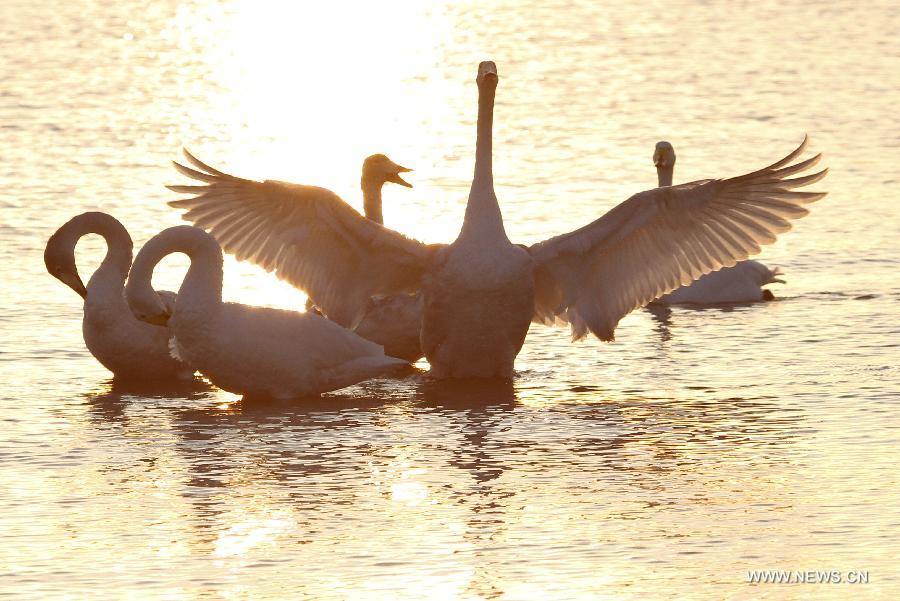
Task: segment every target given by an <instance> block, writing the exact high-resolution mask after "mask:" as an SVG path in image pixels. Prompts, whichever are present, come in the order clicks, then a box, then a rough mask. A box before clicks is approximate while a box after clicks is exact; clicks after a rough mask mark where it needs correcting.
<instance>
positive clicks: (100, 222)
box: [63, 211, 134, 300]
mask: <svg viewBox="0 0 900 601" xmlns="http://www.w3.org/2000/svg"><path fill="white" fill-rule="evenodd" d="M63 228H64V229H66V230H67V232H66V234H64V235H65V236H66V237H67V238H68V244H71V252H72V253H74V252H75V246H76V245H77V244H78V241H79V240H80V239H81V238H82V237H83V236H86V235H88V234H98V235H100V236H103V239H104V241H105V242H106V255H105V256H104V257H103V261H102V262H101V263H100V266H99V267H98V268H97V271H95V272H94V273H93V275H91V279H90V281H89V282H88V285H87V289H88V291H90V292H91V296H92V297H93V299H92V300H94V299H96V300H99V299H97V297H98V296H99V295H100V294H102V292H104V291H106V292H109V293H111V294H114V295H115V297H116V298H118V297H121V295H122V285H123V284H124V283H125V278H126V277H127V276H128V270H129V269H131V258H132V251H133V250H134V243H133V242H132V241H131V236H130V235H128V230H126V229H125V226H124V225H122V223H121V222H119V220H118V219H116V218H115V217H113V216H112V215H108V214H106V213H100V212H97V211H92V212H88V213H82V214H81V215H78V216H77V217H74V218H73V219H71V220H70V221H69V222H68V223H67V224H66V225H65V226H63Z"/></svg>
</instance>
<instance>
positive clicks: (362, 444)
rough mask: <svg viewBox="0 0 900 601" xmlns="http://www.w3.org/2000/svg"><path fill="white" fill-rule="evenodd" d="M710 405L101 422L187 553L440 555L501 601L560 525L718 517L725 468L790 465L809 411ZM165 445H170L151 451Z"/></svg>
mask: <svg viewBox="0 0 900 601" xmlns="http://www.w3.org/2000/svg"><path fill="white" fill-rule="evenodd" d="M704 394H705V393H704V392H703V391H698V392H697V393H696V395H695V396H694V398H680V399H678V398H659V397H648V396H645V395H642V394H640V393H630V394H623V393H621V392H609V391H606V390H604V389H602V388H599V387H588V386H583V387H575V386H570V387H569V388H568V389H560V390H554V389H552V388H547V387H540V388H528V387H526V386H519V387H517V386H516V385H515V384H512V383H510V382H507V381H489V382H485V381H476V382H469V381H434V380H430V379H427V378H425V377H423V376H422V375H421V374H414V375H412V376H409V377H407V378H404V379H401V380H398V381H384V380H375V381H371V382H368V383H365V384H362V385H358V386H355V387H352V388H350V389H347V390H346V391H344V392H342V393H333V394H330V395H326V396H323V397H321V398H320V399H314V400H310V401H308V402H303V403H300V402H297V403H293V404H291V403H287V402H275V401H259V400H254V399H243V398H235V399H234V400H233V401H232V402H228V403H221V402H220V403H218V404H216V405H215V406H212V407H209V406H207V407H203V406H202V401H203V399H219V398H220V393H210V392H208V391H202V390H192V391H190V392H189V393H187V394H185V396H184V397H181V398H174V397H170V396H165V397H160V398H159V399H158V400H155V399H149V403H150V405H148V406H146V407H145V406H144V405H145V404H147V402H148V400H138V399H137V397H132V396H131V395H130V394H129V391H117V392H113V391H107V392H104V393H101V394H99V395H95V396H94V397H92V398H91V399H90V400H89V402H90V403H91V405H92V407H94V410H93V411H92V418H93V419H92V421H93V422H94V423H96V424H99V425H100V426H101V427H103V425H104V424H105V423H106V422H109V421H112V422H117V423H118V424H119V425H120V427H121V433H122V435H123V441H124V442H126V443H127V444H129V445H133V444H134V442H135V441H142V444H145V445H147V446H146V447H141V449H140V450H141V453H142V455H144V457H143V459H147V460H148V461H143V459H142V460H141V461H139V462H138V461H132V462H133V463H135V465H134V466H133V467H130V468H126V469H125V472H124V474H123V473H122V471H121V470H120V471H119V472H118V473H117V477H122V476H123V475H124V477H125V479H126V480H127V479H130V478H133V479H135V480H148V479H150V480H156V479H159V480H164V481H169V483H168V488H167V489H166V490H169V491H170V495H171V500H170V501H169V503H170V504H171V505H172V507H173V510H174V511H179V512H186V513H187V515H188V517H187V519H186V520H180V521H186V522H187V523H188V524H190V528H189V529H188V530H187V531H186V532H184V533H183V534H182V536H183V538H184V541H185V542H184V544H186V545H188V547H189V548H190V549H191V553H194V554H201V555H206V554H210V553H214V554H216V556H217V557H220V558H221V557H226V558H227V557H229V556H230V555H229V553H230V554H232V555H234V556H235V557H238V558H242V560H250V559H252V558H254V557H257V556H258V554H261V556H259V558H260V559H262V558H263V557H265V556H268V555H271V553H272V549H271V546H272V545H278V546H286V547H289V548H290V549H291V553H301V554H306V553H308V554H310V560H312V559H313V558H317V559H316V561H319V562H325V563H326V564H327V565H347V563H346V562H354V561H355V562H357V563H362V564H365V563H366V562H367V561H373V562H375V561H379V560H377V559H376V557H377V553H378V551H377V549H379V548H394V549H401V551H399V552H398V553H399V557H397V558H395V560H396V561H401V562H403V561H406V562H411V563H413V564H414V563H415V561H416V554H421V553H426V554H427V553H432V552H433V553H438V551H440V550H441V549H443V550H444V551H443V552H444V553H449V554H447V555H441V558H431V559H434V560H435V561H441V562H444V563H445V564H446V565H447V566H449V567H448V569H451V568H453V566H457V567H459V569H463V567H465V569H466V570H470V572H469V573H470V574H471V578H470V579H469V581H468V582H469V584H468V586H469V588H470V589H471V591H472V592H473V594H476V593H477V594H480V595H482V596H485V597H490V596H492V595H496V594H497V591H501V590H504V583H503V582H500V581H498V580H497V578H498V574H503V573H504V569H500V566H498V562H502V561H503V559H502V555H503V554H502V553H500V554H498V553H497V552H496V550H495V549H497V548H504V547H505V546H509V545H511V546H513V547H516V546H519V545H526V546H527V545H528V544H529V540H531V541H532V542H533V537H534V536H536V535H537V534H540V536H542V537H547V540H553V538H552V537H553V536H556V534H554V533H555V532H562V531H564V530H565V527H566V526H565V524H564V523H560V522H559V520H562V519H566V520H572V519H579V520H581V521H580V522H579V523H583V524H585V526H584V527H586V528H590V527H599V524H602V523H603V521H604V520H608V519H631V518H633V517H638V516H640V515H642V512H647V511H652V510H653V509H652V508H665V507H672V508H674V507H677V506H678V505H680V504H682V503H684V502H685V499H686V498H690V502H691V503H707V502H709V503H712V502H713V501H712V500H711V499H709V498H708V495H709V488H708V486H706V484H705V480H704V479H705V478H707V477H713V476H714V475H715V473H716V469H712V468H713V467H714V466H718V469H719V470H720V469H721V463H722V462H723V461H732V462H734V463H735V465H741V464H742V462H745V461H749V460H752V462H753V463H754V464H755V465H757V466H759V467H761V468H765V466H766V464H767V463H769V462H783V461H790V460H791V459H790V458H791V456H792V455H791V446H792V443H793V440H794V439H795V437H796V435H797V434H796V433H797V431H798V429H799V428H800V427H801V424H802V422H803V420H804V414H803V412H800V411H791V410H789V409H785V407H784V404H783V402H782V401H781V400H779V399H776V398H767V397H759V398H730V399H710V400H704V399H703V398H702V397H703V396H704ZM538 397H539V398H538ZM132 399H133V400H132ZM198 401H200V402H198ZM535 404H539V405H538V406H535ZM563 405H565V406H563ZM123 415H124V417H123ZM160 436H165V437H166V438H167V440H166V441H165V442H166V444H165V445H163V446H160V445H158V444H154V442H153V441H154V440H158V439H159V437H160ZM130 448H132V449H133V447H130ZM110 461H112V459H110ZM118 465H119V466H121V465H122V463H121V462H120V463H119V464H118ZM172 474H176V476H174V478H175V479H174V480H173V475H172ZM185 476H186V477H185ZM748 477H749V476H748V475H747V474H746V473H735V474H734V482H735V486H737V487H741V486H744V485H746V486H748V487H749V486H750V485H751V483H749V482H745V481H744V479H746V478H748ZM573 503H575V504H574V505H573ZM561 508H565V511H562V512H561ZM572 512H575V514H577V515H569V514H571V513H572ZM567 515H568V517H565V516H567ZM579 515H580V516H581V517H580V518H579V517H578V516H579ZM590 524H595V525H594V526H591V525H590ZM529 537H531V538H530V539H529ZM257 539H258V540H259V541H266V544H265V545H263V544H262V543H258V544H257V542H254V541H257ZM415 541H418V543H416V542H415ZM401 543H402V544H401ZM407 543H408V544H407ZM417 544H418V545H421V546H422V547H423V548H422V549H420V550H418V551H416V553H415V554H413V555H411V556H409V557H407V556H406V555H404V553H405V552H404V551H402V549H414V548H418V547H416V545H417ZM254 545H256V546H254ZM304 545H308V546H309V548H308V549H307V548H306V547H304ZM385 545H390V546H387V547H386V546H385ZM398 545H399V546H398ZM548 552H549V551H548ZM346 553H350V554H352V557H351V556H350V555H344V554H346ZM354 557H355V558H356V559H354ZM576 557H577V553H576ZM223 561H224V560H223ZM460 566H462V567H460ZM453 569H455V568H453ZM326 571H327V570H326Z"/></svg>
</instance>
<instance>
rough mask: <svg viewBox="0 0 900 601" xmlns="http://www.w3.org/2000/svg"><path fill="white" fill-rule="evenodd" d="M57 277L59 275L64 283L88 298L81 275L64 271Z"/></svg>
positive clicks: (82, 296) (79, 294)
mask: <svg viewBox="0 0 900 601" xmlns="http://www.w3.org/2000/svg"><path fill="white" fill-rule="evenodd" d="M56 277H58V278H59V279H60V281H61V282H62V283H63V284H65V285H66V286H68V287H69V288H71V289H72V290H74V291H75V292H77V293H78V296H80V297H81V298H87V289H86V288H85V287H84V282H82V281H81V276H79V275H78V274H77V273H72V272H71V271H63V272H61V273H60V274H59V275H57V276H56Z"/></svg>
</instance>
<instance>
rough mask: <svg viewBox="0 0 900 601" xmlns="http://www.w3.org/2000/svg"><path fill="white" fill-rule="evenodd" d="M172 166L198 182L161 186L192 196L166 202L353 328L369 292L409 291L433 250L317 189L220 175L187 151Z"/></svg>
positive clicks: (231, 249)
mask: <svg viewBox="0 0 900 601" xmlns="http://www.w3.org/2000/svg"><path fill="white" fill-rule="evenodd" d="M184 154H185V156H186V157H187V158H188V160H189V161H190V162H191V164H192V165H193V166H194V167H196V169H191V168H189V167H185V166H184V165H180V164H178V163H175V168H176V169H178V171H179V172H181V173H182V174H184V175H186V176H188V177H190V178H193V179H196V180H200V181H201V182H204V183H205V185H201V186H168V188H169V189H170V190H172V191H174V192H180V193H186V194H194V195H195V196H194V197H193V198H187V199H183V200H176V201H172V202H170V203H169V204H170V205H171V206H173V207H176V208H179V209H187V211H186V212H185V213H184V215H183V218H184V219H185V220H187V221H191V222H193V223H194V225H196V226H197V227H200V228H203V229H205V230H207V231H208V232H209V233H210V234H212V235H213V237H215V239H216V240H217V241H218V242H219V244H221V245H222V248H223V249H224V250H225V251H226V252H228V253H231V254H233V255H235V256H236V257H237V259H238V260H244V259H246V260H249V261H252V262H253V263H256V264H257V265H259V266H261V267H262V268H263V269H265V270H266V271H270V272H271V271H274V272H275V273H276V275H278V277H279V278H282V279H284V280H287V281H288V282H290V283H291V284H293V285H294V286H297V287H298V288H301V289H303V290H305V291H306V292H307V293H308V294H309V296H310V297H311V298H312V299H313V300H314V301H315V303H316V305H317V306H318V307H319V309H321V310H322V312H323V313H325V314H326V315H327V316H328V317H329V318H331V319H332V320H334V321H336V322H338V323H339V324H341V325H343V326H345V327H355V326H356V324H357V323H359V320H360V319H361V318H362V316H363V314H364V313H365V310H366V304H367V303H368V300H369V298H370V297H371V296H372V295H375V294H392V293H397V292H403V291H415V290H417V289H418V287H419V280H420V278H421V276H422V273H423V272H424V271H425V269H426V266H427V264H428V261H429V258H430V256H431V253H432V251H433V250H434V247H432V246H428V245H425V244H423V243H421V242H418V241H417V240H412V239H410V238H406V237H405V236H403V235H402V234H400V233H398V232H395V231H394V230H391V229H388V228H385V227H384V226H382V225H379V224H377V223H375V222H374V221H371V220H369V219H366V218H365V217H363V216H362V215H360V214H359V213H358V212H357V211H355V210H354V209H353V207H351V206H350V205H348V204H347V203H346V202H344V201H343V200H341V198H340V197H338V195H337V194H335V193H334V192H332V191H330V190H326V189H325V188H318V187H315V186H302V185H298V184H290V183H286V182H278V181H271V180H268V181H264V182H257V181H253V180H248V179H242V178H239V177H234V176H231V175H228V174H227V173H223V172H221V171H219V170H217V169H214V168H212V167H210V166H209V165H206V164H205V163H203V162H201V161H200V160H198V159H197V158H196V157H194V156H193V155H191V154H190V153H189V152H187V150H185V151H184Z"/></svg>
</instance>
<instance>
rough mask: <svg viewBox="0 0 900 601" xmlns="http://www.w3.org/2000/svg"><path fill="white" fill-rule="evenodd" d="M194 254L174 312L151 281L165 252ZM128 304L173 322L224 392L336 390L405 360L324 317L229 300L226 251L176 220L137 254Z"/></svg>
mask: <svg viewBox="0 0 900 601" xmlns="http://www.w3.org/2000/svg"><path fill="white" fill-rule="evenodd" d="M174 252H182V253H185V254H186V255H188V257H190V259H191V266H190V269H188V272H187V275H186V276H185V278H184V282H183V283H182V284H181V288H180V289H179V292H178V299H177V301H176V303H175V307H174V311H170V310H169V308H167V307H166V305H165V304H164V303H163V302H162V300H161V299H160V298H159V295H158V294H157V293H156V292H155V291H154V290H153V288H152V287H151V285H150V281H151V277H152V275H153V269H154V268H155V267H156V265H157V263H159V262H160V261H161V260H162V259H163V257H165V256H166V255H168V254H170V253H174ZM126 296H127V299H128V304H129V305H130V306H131V309H132V311H134V314H135V316H137V317H138V318H139V319H142V320H144V321H150V322H154V323H157V322H163V321H170V322H171V328H172V332H173V333H174V335H175V348H176V350H177V353H178V355H179V356H180V357H182V358H183V359H186V360H187V361H189V362H190V363H191V365H194V366H196V367H197V369H198V370H199V371H200V373H202V374H203V375H204V376H206V377H207V378H209V380H210V381H211V382H212V383H213V384H215V385H216V386H218V387H219V388H222V389H224V390H228V391H230V392H236V393H240V394H245V395H251V396H260V397H274V398H278V399H288V398H296V397H303V396H310V395H315V394H319V393H322V392H327V391H329V390H336V389H338V388H343V387H345V386H350V385H351V384H356V383H357V382H361V381H362V380H366V379H368V378H372V377H374V376H377V375H381V374H383V373H385V372H386V371H388V370H389V368H391V367H394V366H397V365H406V362H405V361H403V360H401V359H395V358H393V357H387V356H385V354H384V351H383V350H382V348H381V347H380V346H378V345H377V344H375V343H373V342H369V341H368V340H365V339H364V338H361V337H360V336H357V335H356V334H354V333H353V332H350V331H349V330H346V329H344V328H342V327H341V326H339V325H337V324H336V323H333V322H331V321H329V320H327V319H325V318H324V317H322V316H320V315H315V314H313V313H297V312H293V311H282V310H280V309H269V308H265V307H251V306H248V305H241V304H238V303H225V302H222V249H221V247H220V246H219V244H218V242H216V241H215V239H214V238H213V237H212V236H210V235H209V234H207V233H206V232H204V231H203V230H201V229H199V228H195V227H191V226H185V225H182V226H176V227H171V228H168V229H166V230H163V231H162V232H160V233H159V234H157V235H156V236H154V237H153V238H151V239H150V240H149V241H148V242H147V243H146V244H145V245H144V247H143V248H141V250H140V252H138V255H137V257H136V258H135V260H134V265H133V267H132V272H131V277H129V278H128V284H127V286H126Z"/></svg>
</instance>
